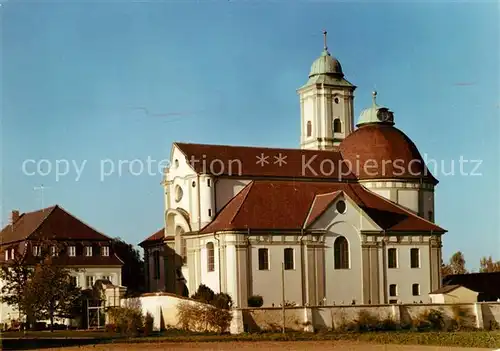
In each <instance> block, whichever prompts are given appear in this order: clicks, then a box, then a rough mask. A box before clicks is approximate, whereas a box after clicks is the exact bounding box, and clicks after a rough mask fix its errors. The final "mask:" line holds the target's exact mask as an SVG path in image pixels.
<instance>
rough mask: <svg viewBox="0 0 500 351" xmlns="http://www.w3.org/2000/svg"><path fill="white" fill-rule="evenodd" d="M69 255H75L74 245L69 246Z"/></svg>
mask: <svg viewBox="0 0 500 351" xmlns="http://www.w3.org/2000/svg"><path fill="white" fill-rule="evenodd" d="M69 255H70V256H72V257H73V256H76V247H75V246H70V247H69Z"/></svg>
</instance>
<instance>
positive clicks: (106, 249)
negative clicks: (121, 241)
mask: <svg viewBox="0 0 500 351" xmlns="http://www.w3.org/2000/svg"><path fill="white" fill-rule="evenodd" d="M101 251H102V255H103V256H109V246H103V247H102V248H101Z"/></svg>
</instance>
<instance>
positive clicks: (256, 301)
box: [248, 295, 264, 307]
mask: <svg viewBox="0 0 500 351" xmlns="http://www.w3.org/2000/svg"><path fill="white" fill-rule="evenodd" d="M263 304H264V299H263V298H262V296H260V295H252V296H250V297H249V298H248V307H262V305H263Z"/></svg>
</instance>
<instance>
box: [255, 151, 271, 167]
mask: <svg viewBox="0 0 500 351" xmlns="http://www.w3.org/2000/svg"><path fill="white" fill-rule="evenodd" d="M268 158H269V156H264V153H261V154H260V156H257V162H256V164H260V166H261V167H264V165H265V164H268V163H269V161H268V160H267V159H268Z"/></svg>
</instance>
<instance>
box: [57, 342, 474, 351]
mask: <svg viewBox="0 0 500 351" xmlns="http://www.w3.org/2000/svg"><path fill="white" fill-rule="evenodd" d="M137 349H138V348H137V344H113V345H96V346H86V347H68V348H59V349H52V350H58V351H66V350H67V351H70V350H81V351H88V350H95V351H101V350H106V351H135V350H137ZM255 349H260V350H269V351H283V350H315V351H327V350H342V351H343V350H347V351H450V350H453V351H466V350H467V351H472V350H482V349H472V348H453V349H450V348H449V347H430V346H402V345H373V344H365V343H359V342H347V341H294V342H287V341H283V342H268V341H260V342H214V343H203V342H202V343H196V342H193V343H150V344H141V346H140V350H176V351H184V350H227V351H232V350H255ZM47 350H50V349H47Z"/></svg>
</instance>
